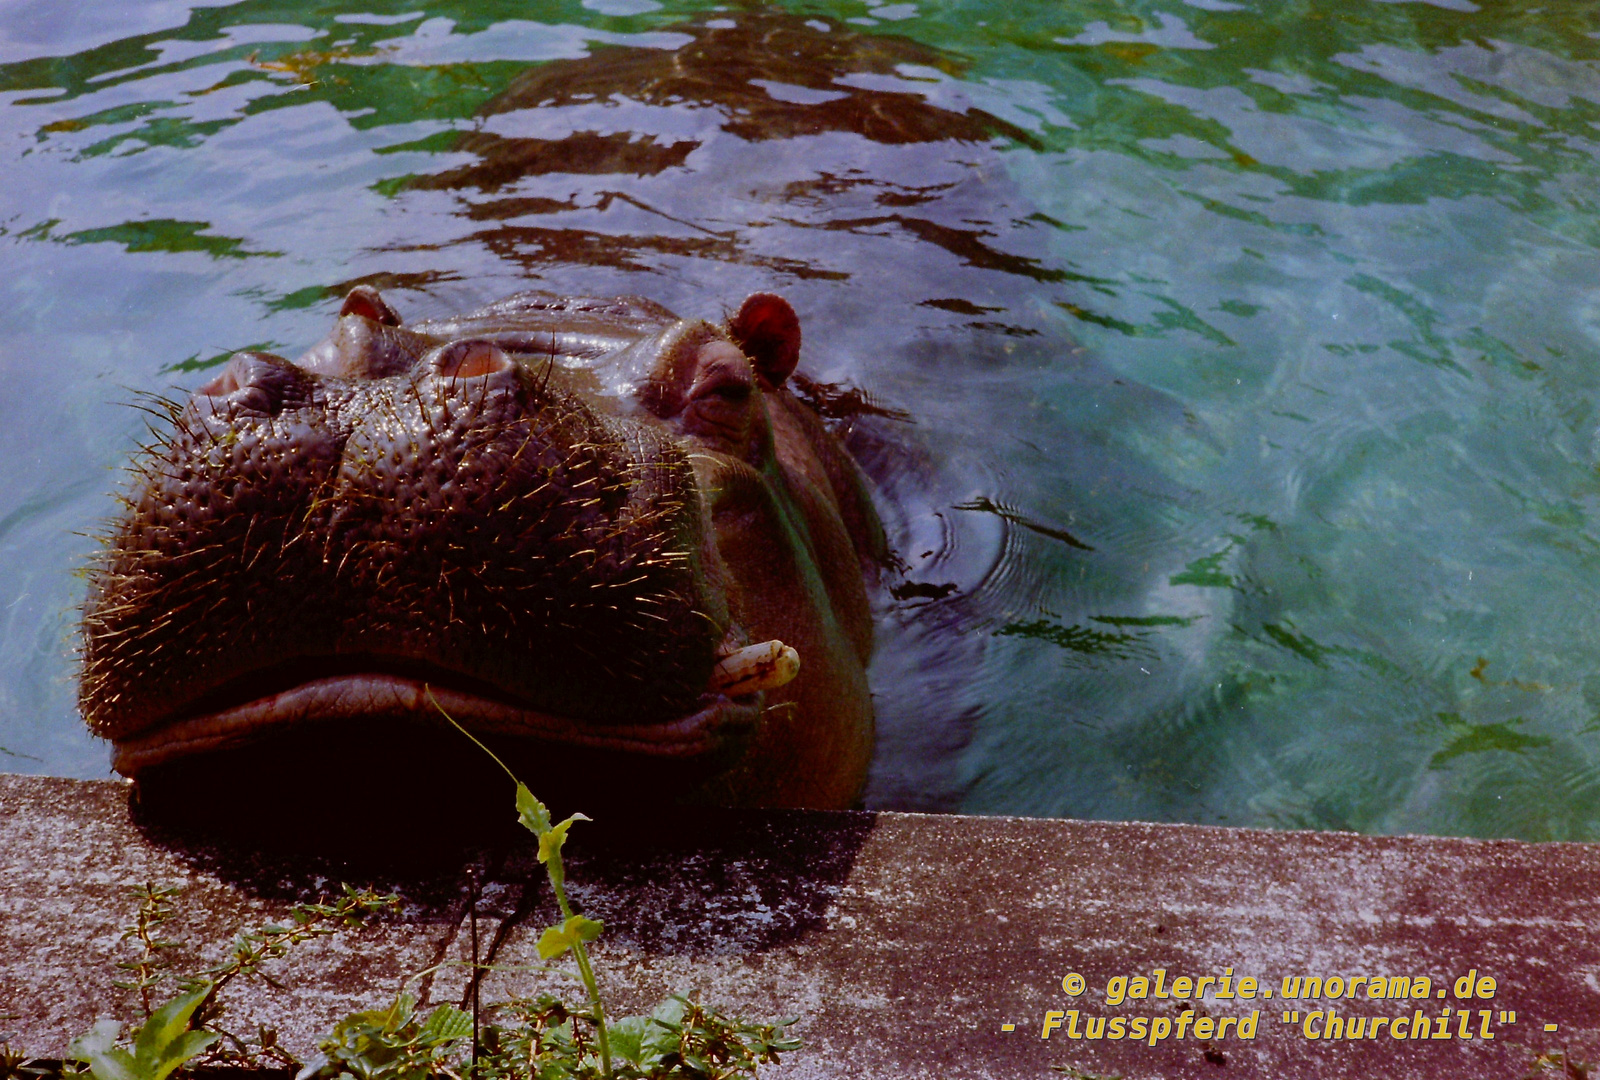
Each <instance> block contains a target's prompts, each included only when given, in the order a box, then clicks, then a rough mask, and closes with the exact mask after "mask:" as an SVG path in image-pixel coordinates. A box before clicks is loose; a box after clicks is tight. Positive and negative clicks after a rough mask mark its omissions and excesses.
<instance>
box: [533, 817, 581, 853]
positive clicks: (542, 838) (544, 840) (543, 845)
mask: <svg viewBox="0 0 1600 1080" xmlns="http://www.w3.org/2000/svg"><path fill="white" fill-rule="evenodd" d="M589 820H591V819H590V818H589V817H588V815H586V814H573V815H572V816H571V817H569V818H567V820H565V821H563V822H562V823H561V824H559V825H552V826H551V827H550V829H549V830H548V831H546V832H544V833H541V834H540V835H539V861H540V862H542V863H547V862H549V861H550V856H551V855H552V854H553V853H555V852H557V851H560V850H561V847H562V845H563V844H565V843H566V842H567V830H568V829H570V828H572V824H573V822H576V821H589Z"/></svg>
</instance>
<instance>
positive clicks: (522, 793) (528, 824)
mask: <svg viewBox="0 0 1600 1080" xmlns="http://www.w3.org/2000/svg"><path fill="white" fill-rule="evenodd" d="M517 817H518V818H520V819H521V821H522V827H523V828H524V829H527V830H528V831H529V832H531V833H533V835H535V836H541V837H542V836H543V835H544V834H545V833H547V832H549V831H550V810H549V808H548V807H546V806H545V804H544V803H542V802H540V801H539V800H538V799H536V798H534V797H533V792H531V791H529V790H528V785H527V784H522V783H519V784H518V785H517ZM540 861H541V862H542V861H543V859H542V858H541V860H540Z"/></svg>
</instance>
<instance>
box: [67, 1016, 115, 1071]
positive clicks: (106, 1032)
mask: <svg viewBox="0 0 1600 1080" xmlns="http://www.w3.org/2000/svg"><path fill="white" fill-rule="evenodd" d="M121 1033H122V1024H121V1023H120V1022H118V1021H116V1020H111V1019H104V1020H96V1021H95V1022H94V1027H92V1028H90V1029H89V1030H88V1031H85V1032H84V1033H83V1034H82V1035H79V1036H78V1037H77V1038H76V1039H73V1040H72V1041H71V1042H70V1043H68V1044H67V1053H68V1054H69V1055H70V1056H71V1057H72V1060H74V1061H88V1060H89V1059H90V1058H91V1057H93V1056H94V1055H95V1054H103V1053H105V1052H106V1051H107V1050H110V1049H111V1048H112V1047H113V1046H115V1045H116V1044H117V1036H118V1035H119V1034H121Z"/></svg>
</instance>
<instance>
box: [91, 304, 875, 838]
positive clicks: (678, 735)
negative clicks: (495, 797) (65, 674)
mask: <svg viewBox="0 0 1600 1080" xmlns="http://www.w3.org/2000/svg"><path fill="white" fill-rule="evenodd" d="M799 346H800V327H799V323H798V320H797V319H796V317H795V315H794V312H793V310H792V309H791V308H790V307H789V305H788V304H787V303H786V302H785V301H783V300H781V299H780V298H778V297H775V296H771V295H768V294H757V295H755V296H752V297H751V298H750V299H749V300H747V301H746V302H745V304H744V305H743V307H741V309H740V310H739V312H738V313H737V314H736V315H735V316H733V317H732V318H731V319H729V320H728V322H727V323H726V324H725V325H720V326H719V325H713V324H711V323H707V322H702V321H685V320H680V319H678V318H676V317H675V316H673V315H672V314H671V313H670V312H668V311H666V310H665V309H664V308H661V307H660V306H659V305H656V304H653V303H651V302H649V301H645V300H639V299H634V298H622V299H607V300H597V299H586V298H561V297H555V296H550V295H546V294H539V293H523V294H518V295H517V296H514V297H510V298H508V299H507V300H504V301H501V302H499V303H497V304H494V305H491V306H490V307H488V308H485V309H483V310H481V311H478V312H474V313H472V314H469V315H464V316H461V317H459V318H453V319H445V320H435V321H431V322H425V323H419V324H415V325H412V326H404V325H402V323H401V319H400V317H399V316H398V315H397V314H396V313H395V312H394V311H393V310H392V309H391V308H390V307H389V306H388V305H387V303H385V302H384V300H383V299H382V297H381V296H379V295H378V293H377V292H376V291H374V290H372V289H370V288H367V287H361V288H357V289H355V290H353V291H352V292H351V293H350V295H349V296H348V297H347V299H346V301H345V303H344V307H343V310H342V311H341V313H340V317H339V320H338V322H337V324H336V325H335V327H334V329H333V332H332V333H331V334H330V335H329V337H328V338H327V339H325V340H324V341H323V342H321V343H320V344H318V345H317V346H315V347H313V348H312V349H311V350H310V351H308V352H307V353H306V354H305V355H304V356H302V357H300V358H299V359H298V360H297V361H295V362H293V363H290V362H289V361H287V360H285V359H283V358H281V357H277V356H272V355H268V354H262V353H241V354H238V355H236V356H235V357H234V358H233V359H232V360H231V361H230V362H229V363H228V365H227V367H226V368H225V369H224V370H223V371H222V372H221V374H219V375H218V376H217V377H216V378H214V379H213V380H212V381H211V382H209V383H208V384H206V385H205V386H203V387H202V388H201V389H200V390H198V391H197V392H196V393H195V394H194V396H193V397H192V399H191V400H190V401H189V402H188V403H187V404H184V405H182V406H176V405H175V406H174V407H173V410H172V412H173V425H172V429H171V431H170V432H169V433H167V434H166V435H165V436H164V437H163V441H161V442H160V443H159V444H158V445H156V446H154V447H152V448H151V449H150V451H149V453H148V455H147V457H146V458H145V460H144V461H143V463H142V464H141V466H140V467H139V468H138V469H137V472H136V478H135V484H134V488H133V491H132V492H131V494H130V495H129V497H128V500H127V509H126V512H125V513H124V515H123V516H122V518H121V519H120V520H119V521H118V522H116V523H115V525H114V527H113V529H112V531H111V534H110V536H109V538H108V546H107V550H106V552H105V555H104V557H103V559H102V560H101V561H100V562H99V563H98V564H97V566H96V567H95V569H94V571H93V574H92V578H91V583H90V594H89V600H88V602H87V605H86V609H85V615H84V663H83V679H82V689H81V698H82V707H83V713H84V716H85V718H86V720H87V721H88V723H89V726H90V728H91V729H92V730H93V731H95V732H96V733H97V734H99V735H102V736H104V737H106V738H108V739H110V740H111V741H112V742H113V744H114V746H115V755H114V765H115V767H116V768H117V769H118V770H119V771H120V772H122V773H123V774H125V775H127V776H130V777H133V778H135V779H136V780H138V781H139V783H140V786H141V789H142V790H144V791H146V792H149V793H150V794H151V797H152V798H153V799H154V800H156V801H157V802H159V803H160V804H162V805H165V806H168V807H169V808H176V809H177V810H178V812H179V813H180V814H181V813H184V812H186V811H185V810H184V809H183V808H185V807H187V808H189V811H192V810H193V807H194V804H195V803H196V802H197V801H204V802H206V803H207V804H216V803H225V802H228V801H230V800H239V801H244V800H259V799H263V798H279V799H281V797H282V796H284V795H285V794H286V793H287V794H288V796H289V799H290V801H293V800H294V799H298V798H305V797H307V796H310V797H314V798H322V797H326V796H329V795H333V794H336V793H338V792H340V791H343V790H344V789H345V787H346V785H347V783H349V782H350V780H351V778H352V777H364V778H366V779H367V780H368V783H367V784H366V786H365V788H364V789H363V794H362V798H367V797H369V796H370V795H372V794H373V793H374V792H376V793H378V794H380V795H381V794H382V793H383V791H384V780H383V777H384V776H387V775H390V773H393V774H394V775H396V776H398V777H400V779H397V780H396V781H395V783H396V784H400V785H405V786H406V787H408V788H412V789H414V788H415V787H417V786H423V787H425V789H426V791H427V792H430V793H431V792H432V791H434V790H435V787H434V785H435V782H436V781H438V782H441V783H442V782H444V781H446V780H447V779H448V778H447V776H446V775H445V774H446V773H447V772H448V771H449V770H451V769H454V768H456V767H457V766H458V765H459V763H460V762H461V761H477V762H479V763H480V764H482V763H483V762H485V761H487V758H486V757H484V756H483V755H481V754H480V753H479V752H478V751H477V750H476V749H474V748H470V745H469V744H468V743H467V741H466V740H465V739H464V738H462V737H461V736H460V735H459V734H457V733H455V732H454V731H452V730H451V729H449V728H448V727H447V726H446V725H445V723H444V721H443V720H442V718H441V717H440V716H439V714H438V711H437V710H436V708H435V706H434V705H433V703H432V702H430V701H429V700H428V695H429V694H430V693H431V694H432V695H433V696H434V697H435V698H436V699H437V701H438V702H439V704H440V705H442V706H444V707H445V708H446V709H447V710H448V711H449V713H450V714H451V716H452V717H454V718H455V719H456V720H457V721H458V722H460V723H461V724H462V725H463V726H465V727H466V728H468V729H469V730H471V731H472V732H474V733H475V734H476V735H477V736H478V737H480V738H482V739H483V740H484V741H485V742H487V743H488V744H489V745H490V746H491V747H493V748H495V749H496V750H498V751H499V752H500V753H501V755H502V756H503V757H506V758H507V759H508V761H509V762H510V763H511V764H512V765H513V766H514V767H515V768H517V769H518V770H519V772H523V773H525V774H526V779H528V781H529V782H530V783H531V784H534V785H535V786H543V787H544V788H545V790H547V791H549V790H558V791H559V790H562V789H564V788H571V789H572V790H574V791H576V792H581V793H583V797H584V798H585V800H586V801H587V803H588V804H589V805H593V804H594V802H595V801H596V799H600V800H607V801H623V802H642V803H646V804H652V803H655V802H657V801H661V800H669V801H683V800H690V801H714V802H719V803H732V804H743V805H768V806H811V807H847V806H850V805H852V804H853V803H854V802H855V801H856V800H857V798H858V797H859V793H860V790H861V787H862V784H863V783H864V780H865V776H866V770H867V765H868V762H869V759H870V756H871V752H872V708H871V700H870V697H869V694H868V691H867V685H866V680H865V675H864V665H865V663H866V660H867V658H868V655H869V653H870V651H871V643H872V625H871V614H870V611H869V607H868V598H867V587H866V583H865V579H870V577H871V576H872V575H873V573H874V572H875V568H876V566H877V565H878V564H879V563H880V561H881V560H882V559H883V557H884V543H883V536H882V530H881V528H880V526H879V524H878V521H877V518H876V516H875V515H874V513H873V510H872V507H871V503H870V501H869V499H868V497H867V496H866V494H865V492H864V490H863V488H862V485H861V482H860V479H859V477H858V474H857V472H856V469H855V466H854V465H853V463H852V462H851V461H850V460H849V458H848V457H847V456H846V455H845V453H844V452H843V450H842V449H841V448H840V446H839V444H838V443H837V442H836V441H835V440H834V439H833V437H832V436H831V435H830V434H829V433H828V432H827V431H826V429H825V428H824V427H823V425H822V423H821V421H820V420H819V418H818V417H817V416H816V415H815V414H814V413H813V412H812V411H811V410H810V409H809V408H808V407H807V406H806V405H804V404H802V403H801V402H799V401H798V400H797V399H796V398H795V397H794V395H793V394H792V393H791V392H790V390H789V389H788V388H787V386H786V383H787V381H788V379H789V376H790V374H791V373H792V371H793V369H794V366H795V363H796V360H797V358H798V355H799ZM769 639H780V640H782V641H783V642H785V643H786V644H788V645H790V646H792V647H793V648H794V649H795V650H797V651H798V653H799V655H800V658H801V668H800V673H799V675H798V677H796V678H795V679H794V680H793V681H792V682H790V683H788V684H787V685H784V686H782V687H780V688H776V689H771V690H768V691H766V692H765V693H764V694H763V693H754V694H734V696H729V695H727V694H723V693H719V692H718V691H717V690H716V689H714V688H713V686H712V684H711V682H710V680H711V677H712V673H713V667H714V665H715V664H716V663H717V660H718V658H719V656H721V655H724V654H726V653H727V652H728V651H730V650H732V649H736V648H738V647H740V646H743V645H746V644H749V643H752V642H761V641H765V640H769ZM375 774H376V775H377V776H378V780H376V781H373V780H372V777H373V775H375ZM440 790H442V789H440ZM410 794H415V792H414V790H413V791H411V792H410ZM497 805H498V804H497ZM263 812H264V811H263Z"/></svg>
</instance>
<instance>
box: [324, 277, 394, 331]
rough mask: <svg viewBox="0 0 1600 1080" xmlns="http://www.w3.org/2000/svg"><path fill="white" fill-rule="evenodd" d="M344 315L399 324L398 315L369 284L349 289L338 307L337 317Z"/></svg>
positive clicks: (389, 324)
mask: <svg viewBox="0 0 1600 1080" xmlns="http://www.w3.org/2000/svg"><path fill="white" fill-rule="evenodd" d="M346 315H360V316H361V317H363V318H366V319H371V320H372V321H373V322H375V323H382V324H383V325H384V326H399V325H400V316H399V315H398V314H397V313H396V312H395V310H394V308H392V307H390V306H389V303H388V301H386V300H385V299H384V298H383V296H382V295H381V294H380V293H379V292H378V290H377V289H374V288H373V287H372V286H371V285H357V286H356V287H355V288H353V289H351V290H350V292H349V294H348V295H346V296H345V298H344V306H343V307H341V308H340V309H339V318H341V319H342V318H344V317H345V316H346Z"/></svg>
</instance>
